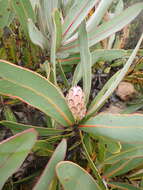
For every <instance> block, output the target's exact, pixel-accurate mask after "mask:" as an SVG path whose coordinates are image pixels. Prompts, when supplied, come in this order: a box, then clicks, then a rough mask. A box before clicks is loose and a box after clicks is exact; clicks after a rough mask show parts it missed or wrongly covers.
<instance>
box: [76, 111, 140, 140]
mask: <svg viewBox="0 0 143 190" xmlns="http://www.w3.org/2000/svg"><path fill="white" fill-rule="evenodd" d="M79 127H80V129H81V130H83V131H85V132H87V133H91V134H93V135H94V136H105V137H109V138H111V139H114V140H119V141H122V142H127V143H131V142H132V143H141V142H143V115H142V114H133V115H124V114H123V115H122V114H99V115H97V116H96V117H94V118H91V119H90V120H88V121H86V122H85V123H83V124H80V126H79Z"/></svg>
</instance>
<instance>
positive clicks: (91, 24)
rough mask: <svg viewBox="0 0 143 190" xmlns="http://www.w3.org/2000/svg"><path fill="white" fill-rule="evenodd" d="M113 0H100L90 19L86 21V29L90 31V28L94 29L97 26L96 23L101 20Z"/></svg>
mask: <svg viewBox="0 0 143 190" xmlns="http://www.w3.org/2000/svg"><path fill="white" fill-rule="evenodd" d="M112 2H113V0H108V1H105V0H101V1H100V3H99V5H98V7H97V8H96V10H95V12H94V13H93V15H92V16H91V17H90V19H89V20H88V22H87V31H90V30H92V29H94V30H95V28H96V27H97V26H98V24H99V23H100V22H101V20H102V18H103V16H104V15H105V13H106V11H107V10H108V8H109V7H110V5H111V3H112Z"/></svg>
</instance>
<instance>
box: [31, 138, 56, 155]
mask: <svg viewBox="0 0 143 190" xmlns="http://www.w3.org/2000/svg"><path fill="white" fill-rule="evenodd" d="M54 149H55V147H54V144H52V143H49V142H48V141H47V140H38V141H37V142H36V143H35V145H34V147H33V148H32V152H34V153H35V154H36V155H38V156H51V155H52V153H53V152H54Z"/></svg>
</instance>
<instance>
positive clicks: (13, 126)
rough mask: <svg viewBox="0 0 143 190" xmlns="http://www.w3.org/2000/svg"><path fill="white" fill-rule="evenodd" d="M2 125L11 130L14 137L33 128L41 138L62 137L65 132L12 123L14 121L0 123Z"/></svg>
mask: <svg viewBox="0 0 143 190" xmlns="http://www.w3.org/2000/svg"><path fill="white" fill-rule="evenodd" d="M0 124H2V125H4V126H5V127H7V128H9V129H10V130H11V131H12V133H13V134H14V135H15V134H17V133H20V132H22V131H24V130H26V129H32V128H34V129H35V130H36V131H37V132H38V134H39V135H40V136H53V135H60V134H62V133H63V132H64V130H62V129H54V128H44V127H38V126H33V125H25V124H21V123H16V122H12V121H0Z"/></svg>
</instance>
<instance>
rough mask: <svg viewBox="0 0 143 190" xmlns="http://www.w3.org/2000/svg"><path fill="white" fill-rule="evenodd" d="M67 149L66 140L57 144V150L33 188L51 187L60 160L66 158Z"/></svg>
mask: <svg viewBox="0 0 143 190" xmlns="http://www.w3.org/2000/svg"><path fill="white" fill-rule="evenodd" d="M66 149H67V143H66V140H65V139H63V140H62V141H61V143H60V144H59V145H58V146H57V148H56V150H55V152H54V153H53V155H52V157H51V159H50V161H49V162H48V164H47V166H46V167H45V169H44V172H43V173H42V175H41V176H40V178H39V180H38V182H37V183H36V185H35V186H34V188H33V190H47V189H49V186H50V183H51V181H52V180H53V178H54V177H55V167H56V165H57V164H58V163H59V162H60V161H62V160H64V158H65V155H66Z"/></svg>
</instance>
